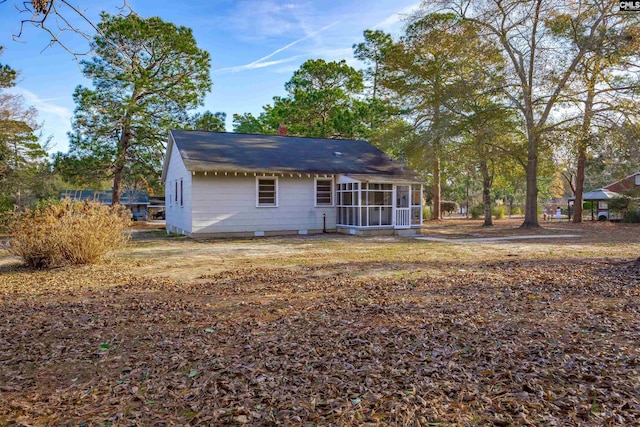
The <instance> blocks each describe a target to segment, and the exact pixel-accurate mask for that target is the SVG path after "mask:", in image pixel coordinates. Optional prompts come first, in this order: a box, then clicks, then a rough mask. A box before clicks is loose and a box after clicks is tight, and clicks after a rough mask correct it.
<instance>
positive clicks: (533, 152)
mask: <svg viewBox="0 0 640 427" xmlns="http://www.w3.org/2000/svg"><path fill="white" fill-rule="evenodd" d="M533 132H534V131H531V134H530V135H529V143H528V144H527V145H528V147H527V151H528V159H527V160H528V161H527V169H526V172H527V195H526V202H525V211H524V222H523V223H522V225H521V226H520V227H521V228H537V227H540V224H539V223H538V138H539V136H538V135H537V134H535V133H533Z"/></svg>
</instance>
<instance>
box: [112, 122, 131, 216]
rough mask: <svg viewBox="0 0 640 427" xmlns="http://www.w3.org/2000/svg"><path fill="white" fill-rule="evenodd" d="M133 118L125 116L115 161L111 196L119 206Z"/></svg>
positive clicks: (114, 203)
mask: <svg viewBox="0 0 640 427" xmlns="http://www.w3.org/2000/svg"><path fill="white" fill-rule="evenodd" d="M130 125H131V118H130V117H129V116H128V115H125V118H124V124H123V127H122V136H121V137H120V141H119V143H118V156H117V157H116V161H115V171H114V173H113V190H112V194H111V204H112V205H119V204H120V196H121V195H122V181H123V178H124V167H125V165H126V163H127V152H128V151H129V141H130V140H131V131H130Z"/></svg>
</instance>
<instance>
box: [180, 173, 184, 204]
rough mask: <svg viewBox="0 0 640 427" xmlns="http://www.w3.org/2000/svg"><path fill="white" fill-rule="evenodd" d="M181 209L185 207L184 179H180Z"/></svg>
mask: <svg viewBox="0 0 640 427" xmlns="http://www.w3.org/2000/svg"><path fill="white" fill-rule="evenodd" d="M180 207H181V208H182V207H184V184H183V180H182V178H180Z"/></svg>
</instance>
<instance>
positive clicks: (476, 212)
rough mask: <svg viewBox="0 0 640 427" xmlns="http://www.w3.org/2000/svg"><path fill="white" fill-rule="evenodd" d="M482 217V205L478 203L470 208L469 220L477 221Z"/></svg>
mask: <svg viewBox="0 0 640 427" xmlns="http://www.w3.org/2000/svg"><path fill="white" fill-rule="evenodd" d="M480 217H484V204H482V203H480V204H479V205H476V206H474V207H472V208H471V218H473V219H478V218H480Z"/></svg>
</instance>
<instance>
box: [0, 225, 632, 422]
mask: <svg viewBox="0 0 640 427" xmlns="http://www.w3.org/2000/svg"><path fill="white" fill-rule="evenodd" d="M434 232H436V231H434ZM563 232H565V233H566V231H563ZM492 233H495V230H493V231H492ZM604 234H606V237H608V240H607V239H605V238H604V237H603V239H601V241H598V242H590V241H573V242H571V243H567V242H562V241H554V242H550V241H545V242H538V243H532V242H531V241H527V242H526V245H525V244H520V243H518V242H510V243H509V244H505V243H500V244H498V243H496V244H490V243H483V244H481V245H480V244H474V245H465V246H463V245H453V244H447V243H434V242H416V241H412V240H408V239H398V238H392V239H390V238H383V239H375V238H373V239H362V238H354V237H340V238H336V237H330V238H313V237H309V238H293V239H265V240H258V241H249V242H246V241H245V242H238V241H236V242H233V241H231V242H194V241H189V240H180V239H179V240H176V239H171V240H155V241H153V240H152V241H144V242H138V243H134V244H133V245H132V247H131V248H129V249H128V250H127V251H126V252H123V253H121V254H119V255H118V257H116V258H115V259H113V260H110V261H109V262H107V263H104V264H100V265H97V266H90V267H66V268H60V269H56V270H52V271H33V270H27V269H24V268H22V267H19V266H18V265H17V263H16V262H15V261H14V260H13V259H11V258H8V257H7V256H5V257H4V258H0V310H1V311H0V425H15V424H17V425H21V424H22V425H86V426H92V425H113V426H116V425H225V424H230V425H242V424H245V425H310V426H311V425H313V426H315V425H319V426H320V425H400V426H404V425H416V426H418V425H421V426H429V425H430V426H435V425H452V426H475V425H505V426H507V425H540V426H553V425H558V426H561V425H562V426H564V425H576V426H578V425H580V426H592V425H593V426H600V425H619V426H631V425H640V261H638V260H637V259H636V258H637V255H638V253H640V251H639V250H638V249H640V228H637V227H636V228H633V227H627V228H611V229H609V231H608V232H607V233H604ZM604 234H603V235H604ZM618 234H619V236H618ZM616 236H618V237H616ZM629 236H632V237H629ZM634 236H635V237H634ZM618 238H619V239H620V240H621V241H624V242H625V243H623V244H617V243H616V241H617V239H618ZM581 242H583V243H581ZM0 256H1V255H0Z"/></svg>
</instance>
